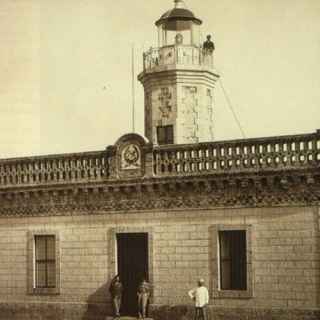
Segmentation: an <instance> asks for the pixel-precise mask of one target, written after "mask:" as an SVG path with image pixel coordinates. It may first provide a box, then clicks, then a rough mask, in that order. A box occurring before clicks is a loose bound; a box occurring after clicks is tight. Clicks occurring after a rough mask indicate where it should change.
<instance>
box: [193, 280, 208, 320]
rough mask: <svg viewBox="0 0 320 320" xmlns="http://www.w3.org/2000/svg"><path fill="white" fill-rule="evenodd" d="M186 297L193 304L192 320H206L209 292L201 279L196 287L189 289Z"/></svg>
mask: <svg viewBox="0 0 320 320" xmlns="http://www.w3.org/2000/svg"><path fill="white" fill-rule="evenodd" d="M188 295H189V297H190V298H191V299H192V300H193V301H194V304H195V316H194V320H200V319H201V320H207V313H206V306H207V305H208V303H209V292H208V289H207V288H206V287H205V286H204V280H203V279H202V278H201V279H199V280H198V286H197V287H196V288H194V289H191V290H190V291H189V292H188Z"/></svg>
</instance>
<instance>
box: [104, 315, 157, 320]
mask: <svg viewBox="0 0 320 320" xmlns="http://www.w3.org/2000/svg"><path fill="white" fill-rule="evenodd" d="M105 320H139V318H138V317H137V318H135V317H110V316H107V317H106V318H105ZM143 320H153V319H152V318H144V319H143Z"/></svg>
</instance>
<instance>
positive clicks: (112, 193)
mask: <svg viewBox="0 0 320 320" xmlns="http://www.w3.org/2000/svg"><path fill="white" fill-rule="evenodd" d="M200 24H201V20H199V19H198V18H196V17H195V16H194V14H193V13H192V12H191V11H189V10H188V9H186V8H185V7H183V5H182V2H181V1H179V0H176V1H175V7H174V8H173V9H172V10H170V11H168V12H166V13H165V14H164V15H163V16H162V17H161V18H160V19H159V20H158V21H157V22H156V25H157V26H158V31H159V48H157V49H151V50H149V51H148V52H146V53H145V54H144V70H143V72H142V73H141V74H140V75H139V80H140V81H141V82H142V84H143V86H144V88H145V116H146V121H145V136H146V138H144V137H141V136H140V135H137V134H127V135H124V136H122V137H120V139H119V140H118V141H117V142H116V143H115V144H114V145H112V146H109V147H107V148H106V149H105V150H102V151H97V152H88V153H74V154H62V155H49V156H40V157H28V158H15V159H2V160H0V256H1V260H0V319H1V320H2V319H3V320H11V319H14V320H16V319H19V320H27V319H28V320H29V319H30V320H31V319H32V320H38V319H39V320H40V319H54V320H80V319H81V320H88V319H95V320H100V319H105V318H106V317H107V316H108V315H110V314H111V298H110V294H109V285H110V281H111V280H112V278H113V277H114V276H115V275H116V274H118V273H119V274H120V276H121V279H122V282H123V285H124V294H123V304H122V310H121V312H122V314H123V315H136V289H137V285H138V283H139V281H141V279H142V278H144V277H145V278H147V279H148V280H149V281H150V283H151V284H152V296H151V301H150V306H149V312H150V314H151V315H152V317H153V318H154V319H159V320H169V319H170V320H173V319H177V320H179V319H182V317H184V319H192V318H193V304H192V301H190V298H189V297H188V294H187V292H188V290H189V289H191V288H193V287H194V286H195V285H196V281H197V279H198V278H199V277H201V278H204V279H205V282H206V285H207V287H208V289H209V293H210V302H209V306H208V315H209V319H211V320H213V319H221V320H222V319H241V320H242V319H250V320H251V319H281V320H282V319H290V320H298V319H299V320H300V319H306V320H316V319H319V318H320V208H319V204H320V171H319V168H320V131H319V130H318V131H316V132H314V133H310V134H303V135H291V136H277V137H268V138H257V139H242V140H234V141H213V142H212V122H213V121H214V106H213V100H212V91H213V90H214V84H215V82H216V81H217V79H218V77H219V76H218V74H217V73H216V72H215V71H214V69H213V64H212V57H213V55H212V51H210V50H209V51H207V50H205V49H204V48H203V47H201V45H200V43H199V38H198V34H199V33H198V31H199V30H198V28H199V26H200ZM208 141H209V142H208ZM210 141H211V142H210Z"/></svg>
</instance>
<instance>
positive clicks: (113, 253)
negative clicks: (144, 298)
mask: <svg viewBox="0 0 320 320" xmlns="http://www.w3.org/2000/svg"><path fill="white" fill-rule="evenodd" d="M121 233H146V234H147V239H148V273H149V274H148V275H149V282H150V284H151V296H150V304H152V303H153V288H154V278H153V228H152V227H130V226H126V227H117V228H111V229H110V230H109V231H108V247H109V250H108V251H109V252H108V253H109V254H108V280H109V281H111V280H112V279H113V278H114V277H115V275H116V274H117V273H118V265H117V264H118V252H117V234H121ZM110 301H111V300H110Z"/></svg>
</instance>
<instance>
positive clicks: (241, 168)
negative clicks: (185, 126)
mask: <svg viewBox="0 0 320 320" xmlns="http://www.w3.org/2000/svg"><path fill="white" fill-rule="evenodd" d="M153 157H154V174H155V175H156V176H172V175H173V176H180V175H192V174H195V175H199V174H219V173H232V172H248V171H259V170H274V171H276V170H287V169H298V168H315V167H320V131H317V133H315V134H306V135H296V136H283V137H271V138H258V139H245V140H235V141H221V142H211V143H199V144H196V145H172V146H160V147H158V148H157V149H155V150H154V152H153Z"/></svg>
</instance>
